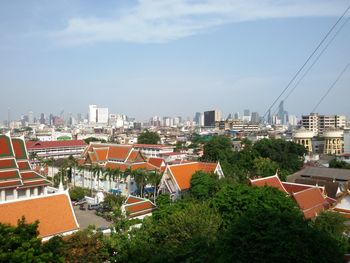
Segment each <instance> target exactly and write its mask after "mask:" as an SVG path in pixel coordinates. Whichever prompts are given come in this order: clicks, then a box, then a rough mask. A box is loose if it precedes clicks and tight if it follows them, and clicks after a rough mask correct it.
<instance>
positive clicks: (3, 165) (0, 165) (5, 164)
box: [0, 158, 17, 170]
mask: <svg viewBox="0 0 350 263" xmlns="http://www.w3.org/2000/svg"><path fill="white" fill-rule="evenodd" d="M8 169H17V165H16V160H15V158H10V159H0V170H8Z"/></svg>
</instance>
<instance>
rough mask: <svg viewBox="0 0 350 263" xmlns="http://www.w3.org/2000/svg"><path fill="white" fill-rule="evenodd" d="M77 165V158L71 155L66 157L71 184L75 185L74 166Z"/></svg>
mask: <svg viewBox="0 0 350 263" xmlns="http://www.w3.org/2000/svg"><path fill="white" fill-rule="evenodd" d="M77 165H78V161H77V159H75V158H74V157H73V155H69V157H68V166H69V168H70V170H71V176H72V178H73V186H74V187H75V167H76V166H77Z"/></svg>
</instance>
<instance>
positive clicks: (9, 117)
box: [7, 108, 11, 129]
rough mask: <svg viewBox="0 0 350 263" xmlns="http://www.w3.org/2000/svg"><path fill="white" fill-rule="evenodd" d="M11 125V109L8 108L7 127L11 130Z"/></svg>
mask: <svg viewBox="0 0 350 263" xmlns="http://www.w3.org/2000/svg"><path fill="white" fill-rule="evenodd" d="M10 123H11V109H10V108H7V127H8V128H9V129H10Z"/></svg>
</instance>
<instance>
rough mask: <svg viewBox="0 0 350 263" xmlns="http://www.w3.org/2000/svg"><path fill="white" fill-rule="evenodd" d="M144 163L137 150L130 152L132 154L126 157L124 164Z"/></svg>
mask: <svg viewBox="0 0 350 263" xmlns="http://www.w3.org/2000/svg"><path fill="white" fill-rule="evenodd" d="M144 161H145V159H144V158H143V156H142V155H141V153H140V151H139V150H132V152H131V153H130V155H129V156H128V159H127V160H126V161H125V162H127V163H134V162H144Z"/></svg>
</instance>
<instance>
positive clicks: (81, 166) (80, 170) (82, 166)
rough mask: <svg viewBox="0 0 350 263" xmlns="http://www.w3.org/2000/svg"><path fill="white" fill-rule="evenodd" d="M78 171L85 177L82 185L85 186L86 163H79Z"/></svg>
mask: <svg viewBox="0 0 350 263" xmlns="http://www.w3.org/2000/svg"><path fill="white" fill-rule="evenodd" d="M78 171H79V173H80V174H81V175H82V178H83V180H82V184H81V186H82V187H84V181H85V167H84V165H78ZM81 172H82V173H81Z"/></svg>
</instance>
